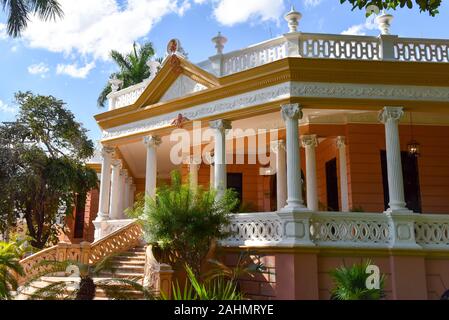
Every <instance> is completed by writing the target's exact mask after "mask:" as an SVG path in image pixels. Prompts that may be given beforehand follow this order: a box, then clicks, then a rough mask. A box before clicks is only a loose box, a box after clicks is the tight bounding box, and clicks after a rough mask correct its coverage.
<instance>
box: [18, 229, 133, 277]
mask: <svg viewBox="0 0 449 320" xmlns="http://www.w3.org/2000/svg"><path fill="white" fill-rule="evenodd" d="M141 240H142V229H141V227H140V225H139V224H138V223H137V222H135V221H132V222H130V223H128V224H126V225H124V226H122V227H121V228H120V229H118V230H115V231H114V232H112V233H111V234H109V235H108V236H106V237H104V238H102V239H100V240H99V241H96V242H94V243H92V244H91V243H89V242H83V243H81V244H70V243H59V244H58V245H56V246H54V247H51V248H49V249H45V250H43V251H40V252H38V253H36V254H34V255H32V256H29V257H27V258H25V259H23V260H22V261H20V264H21V266H22V268H23V270H24V274H25V275H24V276H22V277H18V282H19V284H24V283H26V282H27V281H29V280H30V279H33V278H34V277H36V276H39V275H42V274H44V273H45V271H46V270H48V266H46V265H45V264H42V262H43V261H78V262H81V263H84V264H95V263H97V262H99V261H101V260H102V259H103V258H105V257H107V256H109V255H113V254H117V253H122V252H126V251H127V250H129V249H132V248H134V247H136V246H138V245H139V244H140V243H141Z"/></svg>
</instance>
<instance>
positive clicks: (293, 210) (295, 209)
mask: <svg viewBox="0 0 449 320" xmlns="http://www.w3.org/2000/svg"><path fill="white" fill-rule="evenodd" d="M304 212H312V210H310V209H309V208H307V207H306V206H304V205H296V206H289V205H287V206H286V207H284V208H282V209H281V210H279V213H304Z"/></svg>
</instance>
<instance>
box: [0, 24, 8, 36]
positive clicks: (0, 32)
mask: <svg viewBox="0 0 449 320" xmlns="http://www.w3.org/2000/svg"><path fill="white" fill-rule="evenodd" d="M7 37H8V35H7V33H6V24H3V23H0V40H4V39H6V38H7Z"/></svg>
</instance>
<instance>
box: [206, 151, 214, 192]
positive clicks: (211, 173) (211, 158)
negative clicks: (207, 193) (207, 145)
mask: <svg viewBox="0 0 449 320" xmlns="http://www.w3.org/2000/svg"><path fill="white" fill-rule="evenodd" d="M214 158H215V156H214V153H213V152H211V153H209V154H208V156H207V161H208V162H209V170H210V171H209V178H210V179H209V185H210V189H214V188H215V163H214V161H215V159H214Z"/></svg>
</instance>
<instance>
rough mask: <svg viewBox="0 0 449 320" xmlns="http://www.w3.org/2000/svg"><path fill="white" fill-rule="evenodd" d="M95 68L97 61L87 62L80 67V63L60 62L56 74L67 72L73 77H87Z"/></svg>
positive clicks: (66, 73)
mask: <svg viewBox="0 0 449 320" xmlns="http://www.w3.org/2000/svg"><path fill="white" fill-rule="evenodd" d="M93 68H95V62H91V63H88V64H86V65H85V66H84V67H78V64H76V63H74V64H58V66H57V68H56V74H65V75H68V76H70V77H72V78H79V79H85V78H86V77H87V76H88V75H89V72H90V71H91V70H92V69H93Z"/></svg>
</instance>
